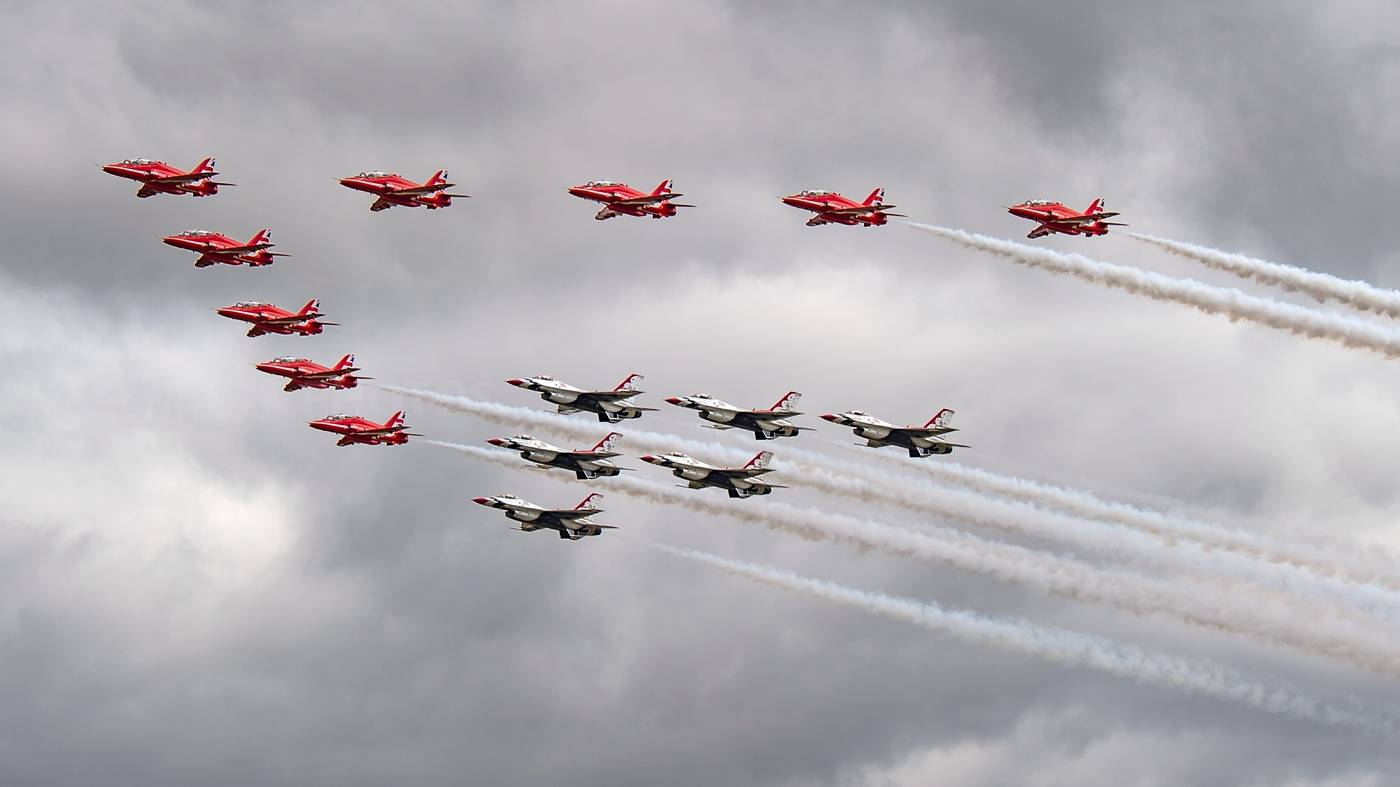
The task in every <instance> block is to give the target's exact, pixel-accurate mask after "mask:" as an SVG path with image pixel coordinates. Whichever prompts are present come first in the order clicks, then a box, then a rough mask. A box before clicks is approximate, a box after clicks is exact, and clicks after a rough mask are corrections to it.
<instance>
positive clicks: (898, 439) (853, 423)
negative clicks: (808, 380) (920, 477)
mask: <svg viewBox="0 0 1400 787" xmlns="http://www.w3.org/2000/svg"><path fill="white" fill-rule="evenodd" d="M952 418H953V411H952V410H949V409H947V408H944V409H942V410H939V411H938V414H937V415H935V416H934V417H932V418H930V419H929V420H928V423H926V424H924V425H923V426H895V425H894V424H892V423H890V422H889V421H882V420H880V419H879V418H876V417H875V416H873V415H869V414H868V413H866V412H864V411H863V410H847V411H846V412H844V413H826V414H825V415H823V416H822V419H823V420H826V421H830V422H832V423H834V424H841V425H842V426H849V427H851V429H852V430H853V431H854V432H855V434H856V436H857V437H864V438H865V443H864V444H863V445H865V446H867V447H869V448H881V447H884V446H887V445H892V446H898V447H900V448H903V449H904V450H906V451H908V452H909V456H911V457H915V458H918V457H925V456H930V455H933V454H938V455H943V454H951V453H953V449H954V448H968V447H969V446H965V445H961V444H959V443H949V442H946V441H944V440H942V439H941V437H942V435H945V434H948V433H949V432H956V431H958V430H957V429H955V428H953V427H951V426H949V425H948V422H949V421H951V420H952ZM856 445H862V443H856Z"/></svg>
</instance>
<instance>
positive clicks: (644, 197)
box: [565, 180, 695, 221]
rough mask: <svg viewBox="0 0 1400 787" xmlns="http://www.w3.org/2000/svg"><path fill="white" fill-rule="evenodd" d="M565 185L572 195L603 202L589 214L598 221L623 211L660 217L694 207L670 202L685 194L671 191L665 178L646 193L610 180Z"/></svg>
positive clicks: (636, 214)
mask: <svg viewBox="0 0 1400 787" xmlns="http://www.w3.org/2000/svg"><path fill="white" fill-rule="evenodd" d="M565 188H566V190H567V191H568V192H569V193H570V194H572V195H574V196H575V197H582V198H584V199H587V200H593V201H594V202H601V203H603V209H602V210H600V211H598V215H596V216H594V217H593V218H595V219H597V220H599V221H602V220H603V219H610V218H612V217H613V216H620V215H622V214H624V213H625V214H627V215H628V216H650V217H652V218H653V219H660V218H665V217H667V216H674V215H676V208H693V207H695V206H694V205H684V204H681V203H679V202H671V200H673V199H675V198H676V197H683V196H685V195H684V194H678V193H676V192H674V191H672V190H671V181H669V180H663V181H661V185H659V186H657V187H656V188H655V189H653V190H652V192H651V193H650V194H645V193H643V192H640V191H638V190H636V189H634V188H632V187H631V186H629V185H627V184H626V183H618V182H616V181H612V180H590V181H588V182H587V183H585V184H583V185H582V186H567V187H565Z"/></svg>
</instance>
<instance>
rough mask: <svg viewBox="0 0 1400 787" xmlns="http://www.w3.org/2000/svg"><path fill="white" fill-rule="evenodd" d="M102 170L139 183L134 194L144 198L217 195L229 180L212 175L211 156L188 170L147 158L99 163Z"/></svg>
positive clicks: (213, 173) (215, 173)
mask: <svg viewBox="0 0 1400 787" xmlns="http://www.w3.org/2000/svg"><path fill="white" fill-rule="evenodd" d="M101 166H102V171H103V172H106V173H107V174H109V175H116V176H117V177H119V178H126V179H128V180H134V181H137V182H138V183H140V184H141V188H140V189H139V190H137V192H136V196H138V197H141V198H142V199H145V198H146V197H154V196H155V195H157V194H189V195H191V196H195V197H207V196H209V195H211V194H218V193H219V187H220V186H232V185H234V184H233V183H220V182H218V181H216V180H214V178H215V177H216V176H217V175H218V174H219V173H218V172H217V171H215V169H214V159H212V158H207V159H205V160H203V161H201V162H199V163H198V164H196V165H194V167H193V168H192V169H190V170H189V171H188V172H186V171H185V170H182V169H180V168H179V167H172V166H170V165H169V164H167V163H165V162H164V161H156V160H155V159H149V158H129V159H126V160H125V161H118V162H116V163H115V164H103V165H101Z"/></svg>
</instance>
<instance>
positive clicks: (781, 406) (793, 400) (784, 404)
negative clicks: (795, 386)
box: [768, 391, 802, 410]
mask: <svg viewBox="0 0 1400 787" xmlns="http://www.w3.org/2000/svg"><path fill="white" fill-rule="evenodd" d="M800 401H802V392H801V391H788V392H787V393H785V394H783V398H781V399H779V400H778V403H777V404H775V405H773V406H772V407H770V408H768V409H770V410H791V409H792V408H794V407H796V406H797V403H798V402H800Z"/></svg>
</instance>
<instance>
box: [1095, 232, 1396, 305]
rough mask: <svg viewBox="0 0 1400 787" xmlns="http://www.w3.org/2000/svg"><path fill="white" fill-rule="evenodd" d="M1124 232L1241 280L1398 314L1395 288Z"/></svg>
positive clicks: (1191, 244)
mask: <svg viewBox="0 0 1400 787" xmlns="http://www.w3.org/2000/svg"><path fill="white" fill-rule="evenodd" d="M1123 234H1124V235H1127V236H1128V237H1130V238H1134V239H1136V240H1140V241H1143V242H1144V243H1150V244H1152V245H1153V246H1156V247H1157V248H1159V249H1163V250H1165V251H1168V252H1170V253H1172V254H1176V255H1178V256H1181V257H1186V258H1187V259H1191V260H1195V261H1196V262H1199V263H1201V264H1202V265H1204V266H1206V267H1207V268H1212V269H1214V270H1218V271H1224V272H1226V273H1233V274H1234V275H1236V276H1238V277H1240V278H1241V279H1254V280H1255V281H1258V282H1262V283H1264V284H1272V285H1275V286H1279V287H1283V288H1284V289H1286V290H1288V291H1290V292H1293V291H1298V292H1304V293H1307V294H1308V295H1311V296H1312V297H1314V298H1316V299H1317V300H1318V301H1319V302H1324V301H1337V302H1339V303H1344V304H1346V305H1347V306H1350V307H1351V308H1353V309H1357V310H1360V311H1363V312H1375V313H1377V314H1383V315H1385V316H1387V317H1400V292H1397V291H1395V290H1387V289H1383V288H1381V287H1377V286H1375V285H1373V284H1370V283H1368V282H1364V281H1357V280H1355V279H1343V278H1339V277H1337V276H1332V275H1330V274H1326V273H1318V272H1317V271H1310V270H1308V269H1307V268H1298V267H1295V266H1293V265H1280V264H1279V263H1276V262H1269V261H1267V260H1260V259H1256V258H1254V257H1246V256H1245V255H1243V254H1233V253H1231V252H1227V251H1220V250H1218V249H1212V248H1210V247H1207V246H1197V245H1196V244H1194V243H1183V242H1181V241H1175V240H1168V239H1167V238H1159V237H1156V236H1154V235H1143V234H1141V233H1137V232H1125V233H1123Z"/></svg>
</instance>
